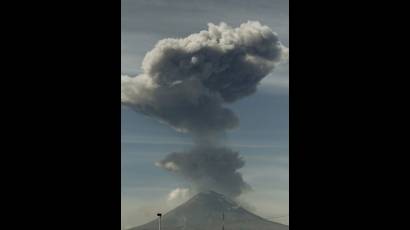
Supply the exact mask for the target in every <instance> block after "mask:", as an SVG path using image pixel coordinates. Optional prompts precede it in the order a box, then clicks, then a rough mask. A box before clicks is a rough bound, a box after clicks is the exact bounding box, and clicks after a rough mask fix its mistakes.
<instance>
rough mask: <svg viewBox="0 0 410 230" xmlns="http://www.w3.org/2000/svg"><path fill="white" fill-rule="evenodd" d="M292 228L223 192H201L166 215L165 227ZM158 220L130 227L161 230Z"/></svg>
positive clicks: (177, 229)
mask: <svg viewBox="0 0 410 230" xmlns="http://www.w3.org/2000/svg"><path fill="white" fill-rule="evenodd" d="M222 226H224V230H231V229H232V230H288V229H289V227H288V226H287V225H283V224H279V223H275V222H272V221H269V220H266V219H263V218H262V217H259V216H257V215H255V214H253V213H251V212H249V211H247V210H246V209H244V208H242V207H241V206H240V205H238V204H237V203H236V202H235V201H233V200H231V199H229V198H227V197H225V196H224V195H222V194H219V193H216V192H213V191H209V192H201V193H198V194H197V195H195V196H194V197H192V198H191V199H190V200H188V201H187V202H185V203H184V204H182V205H180V206H178V207H177V208H175V209H173V210H171V211H169V212H168V213H166V214H164V215H163V217H162V222H161V229H163V230H219V229H222ZM157 229H158V220H153V221H151V222H149V223H147V224H144V225H141V226H138V227H134V228H130V229H129V230H157Z"/></svg>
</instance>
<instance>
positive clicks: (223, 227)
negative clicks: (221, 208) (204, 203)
mask: <svg viewBox="0 0 410 230" xmlns="http://www.w3.org/2000/svg"><path fill="white" fill-rule="evenodd" d="M222 230H225V213H224V212H222Z"/></svg>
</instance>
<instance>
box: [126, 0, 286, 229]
mask: <svg viewBox="0 0 410 230" xmlns="http://www.w3.org/2000/svg"><path fill="white" fill-rule="evenodd" d="M121 4H122V12H121V37H122V38H121V73H122V74H128V75H136V74H137V73H139V72H141V70H140V67H141V62H142V59H143V57H144V55H145V53H146V52H147V51H149V50H151V49H152V48H153V46H154V45H155V44H156V42H157V41H158V40H160V39H164V38H168V37H172V38H179V37H185V36H187V35H189V34H192V33H197V32H199V31H200V30H205V29H207V23H209V22H212V23H215V24H217V23H219V22H226V23H228V24H230V25H231V26H235V27H236V26H238V25H239V24H241V23H243V22H246V21H248V20H258V21H260V22H261V23H262V24H265V25H267V26H269V27H270V28H271V29H272V30H273V31H275V32H277V33H278V34H279V37H280V39H281V41H282V42H283V44H284V45H285V46H287V47H289V42H288V36H289V29H288V28H289V20H288V1H287V0H249V1H245V0H225V1H221V0H206V1H205V0H190V1H189V0H121ZM288 76H289V68H288V64H283V65H282V66H279V67H278V68H277V69H276V70H274V72H273V73H272V74H270V75H269V76H267V77H266V78H265V79H264V80H263V81H262V83H261V86H260V87H259V91H258V92H257V93H256V94H254V95H252V96H250V97H247V98H244V99H242V100H240V101H238V102H236V103H234V104H232V105H230V106H229V107H231V108H232V109H233V110H234V111H235V113H236V114H237V115H238V116H239V118H240V127H239V128H238V129H236V130H233V131H231V132H229V133H228V142H229V143H230V146H232V148H233V149H234V150H238V151H239V152H240V153H241V155H242V156H243V158H244V159H245V160H246V165H245V167H244V168H243V169H241V172H242V173H243V176H244V178H245V180H246V181H247V182H248V183H249V184H250V185H251V186H252V187H253V191H252V192H249V193H248V194H245V195H243V196H242V197H241V198H242V199H243V200H244V201H245V202H246V203H247V204H248V206H249V207H248V208H249V209H250V210H251V211H253V212H255V213H256V214H259V215H260V216H262V217H265V218H268V219H271V220H274V221H277V222H282V223H288V218H287V217H285V218H284V217H281V218H277V219H272V217H278V216H284V215H287V214H288V211H289V208H288V197H289V196H288V188H289V183H288V165H289V164H288V149H289V148H288V142H289V141H288V117H289V113H288V109H289V104H288V103H289V97H288V82H289V79H288ZM121 125H122V129H121V132H122V133H121V143H122V153H121V154H122V167H121V172H122V225H123V227H131V226H135V225H140V224H143V223H145V222H147V221H149V220H152V219H153V218H155V213H156V212H157V211H162V212H164V211H166V210H169V209H171V208H173V207H175V206H176V205H177V204H178V201H175V202H169V201H167V196H168V194H169V192H171V191H172V190H174V189H175V188H178V187H180V188H185V187H188V184H187V183H186V182H185V181H184V180H182V179H179V178H177V177H175V176H173V175H170V174H169V173H168V172H165V171H163V170H162V169H160V168H157V167H156V166H155V165H154V163H155V161H158V160H161V159H162V158H163V157H164V156H165V155H167V154H168V153H170V152H173V151H180V150H184V149H187V148H189V147H190V144H191V138H190V136H189V135H184V134H181V133H177V132H175V130H173V129H171V128H170V127H168V126H166V125H162V124H159V123H158V122H157V121H155V120H153V119H151V118H148V117H144V116H143V115H141V114H137V113H135V112H133V111H131V110H130V109H128V108H125V107H123V108H122V117H121ZM182 201H183V200H180V201H179V202H182Z"/></svg>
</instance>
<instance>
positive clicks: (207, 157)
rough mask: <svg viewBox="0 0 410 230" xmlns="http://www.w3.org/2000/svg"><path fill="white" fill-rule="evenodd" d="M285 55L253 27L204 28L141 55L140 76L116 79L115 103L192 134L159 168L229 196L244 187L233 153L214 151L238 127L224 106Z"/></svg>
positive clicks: (263, 30) (268, 34)
mask: <svg viewBox="0 0 410 230" xmlns="http://www.w3.org/2000/svg"><path fill="white" fill-rule="evenodd" d="M286 52H287V48H285V47H284V46H282V44H281V43H280V41H279V39H278V36H277V35H276V34H275V33H274V32H272V30H271V29H270V28H269V27H267V26H263V25H261V24H260V23H259V22H247V23H244V24H242V25H240V26H239V27H237V28H232V27H230V26H228V25H227V24H225V23H221V24H219V25H214V24H208V30H207V31H201V32H199V33H196V34H192V35H190V36H188V37H186V38H182V39H164V40H161V41H159V42H158V43H157V45H156V46H155V48H154V49H153V50H151V51H150V52H148V53H147V54H146V56H145V58H144V60H143V63H142V69H143V73H142V74H141V75H139V76H137V77H128V76H122V77H121V102H122V103H123V104H125V105H127V106H129V107H131V108H133V109H134V110H135V111H137V112H140V113H143V114H145V115H147V116H150V117H153V118H155V119H157V120H159V121H160V122H163V123H166V124H168V125H170V126H172V127H174V128H175V129H177V130H178V131H182V132H189V133H191V134H192V135H193V136H194V140H195V142H196V144H197V146H196V147H195V148H194V149H193V150H191V151H189V152H185V153H172V154H170V155H168V156H167V157H166V158H165V159H164V160H163V161H161V162H159V163H158V165H159V166H161V167H163V168H165V169H167V170H170V171H173V172H177V173H178V174H180V175H182V176H184V177H186V178H188V179H189V180H191V181H192V182H193V184H194V186H195V187H196V188H197V189H200V190H209V189H212V190H216V191H219V192H222V193H224V194H227V195H229V196H237V195H239V194H240V193H241V192H242V191H244V190H245V189H247V188H249V185H247V184H246V183H245V182H244V181H243V179H242V176H241V174H239V173H238V172H237V170H238V169H239V168H241V167H243V165H244V162H243V160H242V159H240V157H239V155H238V154H237V153H234V152H232V151H231V150H229V149H227V148H226V147H217V146H219V145H220V143H219V142H220V140H221V138H222V137H223V136H224V133H225V131H227V130H229V129H233V128H235V127H237V126H238V124H239V119H238V117H237V116H236V115H235V114H234V113H233V111H232V110H230V109H229V108H226V107H224V105H225V104H228V103H232V102H234V101H236V100H238V99H241V98H243V97H245V96H248V95H251V94H252V93H254V92H255V91H256V89H257V86H258V84H259V82H260V81H261V80H262V79H263V78H264V77H265V76H266V75H268V74H269V73H270V72H271V71H272V70H273V68H274V67H275V65H276V64H277V63H279V62H280V61H281V60H282V58H283V57H284V55H285V54H286ZM205 146H207V147H205ZM175 169H178V170H175Z"/></svg>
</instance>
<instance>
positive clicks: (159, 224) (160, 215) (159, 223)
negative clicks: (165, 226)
mask: <svg viewBox="0 0 410 230" xmlns="http://www.w3.org/2000/svg"><path fill="white" fill-rule="evenodd" d="M157 216H159V221H158V227H159V230H161V217H162V214H161V213H157Z"/></svg>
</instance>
